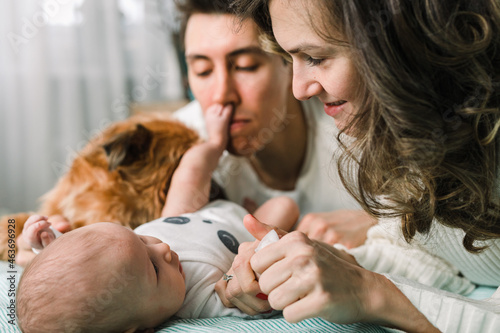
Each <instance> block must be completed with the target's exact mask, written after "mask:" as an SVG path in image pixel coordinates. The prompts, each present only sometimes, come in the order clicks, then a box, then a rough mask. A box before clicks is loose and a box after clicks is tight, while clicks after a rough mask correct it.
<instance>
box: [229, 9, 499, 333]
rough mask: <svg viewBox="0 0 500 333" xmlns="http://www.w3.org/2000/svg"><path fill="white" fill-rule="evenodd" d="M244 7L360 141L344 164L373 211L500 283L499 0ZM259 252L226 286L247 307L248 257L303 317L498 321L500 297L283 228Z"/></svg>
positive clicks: (272, 290)
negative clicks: (402, 270) (391, 266)
mask: <svg viewBox="0 0 500 333" xmlns="http://www.w3.org/2000/svg"><path fill="white" fill-rule="evenodd" d="M236 3H237V6H238V8H239V10H240V11H243V12H247V13H248V12H250V13H251V14H252V16H253V18H254V20H255V21H256V22H257V23H258V24H259V25H260V27H261V29H262V30H263V31H265V32H268V33H271V32H272V34H273V35H274V37H275V38H276V41H277V42H278V44H279V45H280V47H281V48H282V49H283V50H284V51H286V53H287V54H288V55H289V56H290V57H291V58H292V60H293V72H294V74H293V75H294V77H293V91H294V95H295V96H296V97H297V98H299V99H302V100H307V99H309V98H311V97H313V96H318V97H319V99H320V100H321V101H322V102H323V103H324V111H325V112H326V113H327V114H328V115H330V116H331V117H333V118H334V119H335V122H336V125H337V127H339V128H340V129H341V131H343V132H344V133H347V134H349V136H352V137H355V138H356V140H354V142H353V143H347V142H345V145H346V152H345V154H344V155H343V159H342V160H341V163H342V165H344V166H345V165H349V166H350V168H345V169H344V168H340V170H346V171H345V172H343V179H344V182H345V183H346V186H348V188H349V190H350V192H351V193H352V194H353V195H354V196H355V197H356V198H357V199H358V201H359V202H360V204H361V205H362V206H363V207H364V208H365V210H367V211H368V212H370V213H371V214H373V215H374V216H379V217H382V218H383V219H382V220H379V224H381V225H382V226H384V227H385V228H389V229H394V228H396V229H397V230H398V231H399V234H400V235H401V237H403V236H404V238H405V239H406V240H407V241H408V242H410V241H411V243H410V246H417V245H418V246H420V247H424V248H426V249H427V250H428V251H430V252H431V253H433V254H434V255H436V256H438V257H440V258H442V259H444V260H446V261H448V262H449V263H451V264H452V265H454V266H455V267H457V268H458V269H459V270H460V271H461V273H462V274H463V275H464V276H465V277H467V278H469V279H471V280H472V281H473V282H475V283H478V284H487V285H491V286H496V287H498V286H499V285H500V265H499V262H500V221H499V216H500V209H499V205H498V180H497V170H498V165H497V164H498V155H497V151H498V133H497V132H498V128H499V127H500V119H499V118H500V92H499V90H500V53H498V50H499V49H500V31H499V30H500V4H499V2H498V1H497V0H482V1H474V2H470V1H465V0H464V1H461V0H460V1H442V0H425V1H424V0H421V1H420V0H416V1H398V0H391V1H389V0H387V1H384V0H383V1H369V2H366V1H361V0H352V1H333V0H332V1H327V0H318V1H314V2H309V1H305V0H304V1H303V0H270V1H267V0H262V1H260V0H256V1H250V0H238V1H236ZM340 138H341V137H340ZM353 167H356V170H357V173H356V174H355V176H356V181H355V182H354V181H353V180H352V175H353V173H352V171H350V170H352V168H353ZM251 247H252V246H250V245H246V248H251ZM249 253H250V252H244V253H241V255H239V258H238V257H237V260H235V263H234V264H233V268H234V272H235V277H236V278H237V279H236V278H234V279H233V280H230V281H229V282H228V286H227V292H226V293H225V295H226V297H228V299H227V300H226V301H230V302H232V303H233V304H234V305H237V306H238V307H240V308H242V307H244V306H247V307H248V306H250V307H253V308H254V303H255V302H254V301H252V300H251V299H248V298H245V297H243V296H241V295H240V293H238V292H235V293H234V294H232V293H231V290H237V291H240V292H241V290H246V288H247V287H246V286H247V285H248V284H250V282H248V281H247V280H251V279H252V277H249V274H248V267H250V266H249V265H251V268H252V269H253V270H254V271H255V272H256V274H257V276H259V275H260V278H259V287H260V289H261V290H262V292H263V293H265V294H268V298H269V303H270V305H271V306H272V307H273V308H275V309H283V311H284V312H283V313H284V316H285V318H286V319H287V320H289V321H292V322H295V321H299V320H302V319H304V318H307V317H314V316H320V317H323V318H325V319H327V320H330V321H333V322H338V323H348V322H353V321H369V322H375V323H380V324H383V325H388V326H392V327H396V328H399V329H402V330H405V331H410V332H419V331H422V332H432V331H437V328H436V326H437V327H438V328H439V329H441V330H444V331H453V330H467V329H468V330H471V331H486V330H489V331H492V332H493V331H495V330H497V331H498V329H499V328H500V319H499V313H500V312H499V304H500V302H499V301H498V299H495V298H492V299H490V300H488V301H484V302H479V303H474V302H473V301H468V300H466V299H461V298H459V297H454V296H452V295H450V294H443V293H439V292H438V291H436V290H433V289H428V288H425V287H423V286H420V285H418V284H412V283H411V282H408V281H406V280H404V279H400V278H398V277H396V276H390V275H389V276H383V275H379V274H376V273H373V272H370V271H368V270H366V269H363V268H361V267H360V266H358V265H356V261H355V260H354V257H352V256H351V257H349V256H346V254H345V253H344V252H341V251H337V250H335V249H333V248H331V247H325V246H324V245H323V244H321V243H320V242H317V241H312V240H310V239H309V238H308V237H306V236H304V235H303V234H299V233H290V234H288V235H285V236H283V237H282V238H281V239H280V241H278V242H277V243H275V244H271V245H269V246H268V247H266V248H265V249H262V250H261V251H259V252H258V253H256V254H255V255H254V256H253V257H252V258H251V261H248V258H249V257H250V254H249ZM356 258H357V257H356ZM247 264H248V265H247ZM395 264H398V263H397V262H396V263H395ZM238 282H239V284H240V285H241V286H240V287H234V288H233V287H231V284H233V283H235V284H237V283H238ZM252 283H253V282H252ZM241 303H244V306H243V305H241ZM250 303H253V304H251V305H249V304H250ZM260 306H261V310H263V311H265V310H266V309H267V308H266V307H265V306H263V305H262V303H261V304H260ZM458 311H460V316H456V315H454V314H455V313H457V312H458ZM434 325H435V326H434ZM467 325H470V326H467ZM464 327H468V328H464Z"/></svg>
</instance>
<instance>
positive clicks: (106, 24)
mask: <svg viewBox="0 0 500 333" xmlns="http://www.w3.org/2000/svg"><path fill="white" fill-rule="evenodd" d="M171 2H172V1H171V0H165V2H163V1H154V0H22V1H18V0H2V1H0V43H1V44H0V214H1V213H5V212H20V211H34V210H36V209H37V207H38V203H37V198H38V197H40V195H42V194H43V193H45V192H46V191H47V190H49V189H50V188H51V187H52V186H54V184H55V182H56V180H57V179H58V178H59V177H60V176H61V175H62V174H63V173H64V172H65V171H66V170H67V168H68V166H69V165H70V163H71V161H72V158H73V157H74V156H75V153H76V151H78V150H79V149H81V148H82V147H83V146H84V145H85V143H86V142H87V141H88V139H89V138H90V137H91V136H93V135H94V134H96V132H98V131H99V130H100V129H102V128H104V127H105V126H106V125H107V124H109V123H110V122H112V121H115V120H119V119H123V118H126V117H127V116H129V106H130V103H132V102H137V103H150V102H155V101H165V100H176V99H180V98H182V97H183V96H184V92H183V89H182V84H181V75H180V72H179V64H178V61H177V56H176V52H175V50H174V48H173V46H172V45H173V43H172V41H171V39H170V35H171V34H170V31H169V28H171V27H172V26H173V23H172V21H171V19H172V17H173V16H172V15H171V14H172V13H171V10H172V6H171V5H170V3H171ZM171 23H172V24H171Z"/></svg>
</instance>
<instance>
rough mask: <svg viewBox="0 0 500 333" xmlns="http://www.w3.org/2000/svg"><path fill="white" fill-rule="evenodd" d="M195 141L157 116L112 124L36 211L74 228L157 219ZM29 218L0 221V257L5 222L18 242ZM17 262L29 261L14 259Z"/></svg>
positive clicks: (5, 254) (0, 256) (179, 126)
mask: <svg viewBox="0 0 500 333" xmlns="http://www.w3.org/2000/svg"><path fill="white" fill-rule="evenodd" d="M198 140H199V138H198V135H197V134H196V133H195V132H194V131H193V130H191V129H189V128H187V127H186V126H184V125H183V124H181V123H179V122H176V121H173V120H169V119H167V118H166V117H165V116H164V115H160V114H139V115H136V116H133V117H131V118H129V119H127V120H124V121H121V122H116V123H114V124H112V125H111V126H110V127H108V128H107V129H105V130H104V131H103V132H102V133H100V134H99V135H98V136H97V137H95V138H93V139H92V140H91V141H90V142H89V143H88V144H87V145H86V146H85V147H84V148H83V150H82V151H81V152H80V153H79V154H78V156H77V157H76V158H75V159H74V161H73V163H72V165H71V167H70V169H69V171H68V172H67V173H66V174H65V175H64V176H63V177H62V178H61V179H60V180H59V181H58V183H57V184H56V186H55V187H54V188H53V189H52V190H51V191H49V192H48V193H46V194H45V195H44V196H43V197H42V198H41V199H42V204H41V207H40V210H39V211H38V212H37V213H38V214H41V215H45V216H49V217H50V216H53V215H60V216H62V217H64V218H65V219H66V220H68V221H69V223H70V226H71V228H72V229H74V228H78V227H81V226H84V225H87V224H90V223H95V222H102V221H107V222H117V223H121V224H123V225H125V226H128V227H130V228H132V229H134V228H136V227H137V226H139V225H141V224H142V223H145V222H147V221H151V220H154V219H156V218H158V217H160V216H161V211H162V208H163V205H164V204H165V198H166V193H167V190H168V188H169V185H170V179H171V177H172V174H173V172H174V170H175V168H176V167H177V165H178V164H179V161H180V159H181V157H182V155H183V154H184V153H185V152H186V150H187V149H189V148H190V147H191V146H192V145H194V144H195V143H197V142H198ZM29 215H30V214H27V213H21V214H17V215H14V216H4V217H2V219H1V221H0V227H1V229H2V232H1V233H0V259H2V260H8V259H9V252H8V249H9V244H8V239H9V238H8V236H9V235H8V228H9V220H10V222H11V223H10V225H11V227H12V226H13V225H15V229H16V238H15V239H17V240H20V239H19V238H18V236H19V234H20V233H21V231H22V229H23V225H24V222H25V221H26V219H27V218H28V216H29ZM14 221H15V223H14ZM49 221H50V218H49ZM12 236H13V235H12ZM12 236H11V237H12ZM11 244H13V242H12V241H11ZM11 246H12V245H11ZM12 257H13V253H12V252H10V258H11V259H12ZM18 259H21V258H18ZM18 264H21V265H24V264H27V262H26V261H25V260H24V259H23V260H18Z"/></svg>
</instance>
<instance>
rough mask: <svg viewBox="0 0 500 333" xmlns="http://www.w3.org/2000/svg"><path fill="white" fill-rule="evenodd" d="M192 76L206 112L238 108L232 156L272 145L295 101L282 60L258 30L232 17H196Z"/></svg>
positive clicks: (190, 30)
mask: <svg viewBox="0 0 500 333" xmlns="http://www.w3.org/2000/svg"><path fill="white" fill-rule="evenodd" d="M185 46H186V61H187V64H188V78H189V84H190V87H191V90H192V92H193V94H194V96H195V98H196V99H197V100H198V101H199V102H200V104H201V107H202V109H203V110H204V112H205V110H206V109H207V108H208V107H209V106H211V105H213V104H222V105H227V104H231V105H233V107H234V110H233V116H232V120H231V123H230V127H229V132H230V140H229V144H228V150H229V152H231V153H233V154H236V155H241V156H249V155H251V154H253V153H254V152H256V151H258V150H260V149H262V148H263V147H264V146H265V145H266V144H267V143H269V142H270V141H272V134H273V131H276V129H279V128H281V123H282V122H284V121H285V118H286V117H285V115H286V113H287V110H286V105H287V100H288V99H289V98H290V97H291V70H290V68H289V66H287V65H285V64H284V62H283V60H282V58H281V57H279V56H277V55H271V54H269V53H266V52H264V51H263V50H262V48H261V46H260V44H259V40H258V31H257V26H256V25H255V23H254V22H252V21H250V20H245V21H243V22H240V20H239V19H238V18H237V17H235V16H233V15H227V14H194V15H192V16H191V17H190V18H189V21H188V24H187V27H186V34H185Z"/></svg>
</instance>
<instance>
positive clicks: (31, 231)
mask: <svg viewBox="0 0 500 333" xmlns="http://www.w3.org/2000/svg"><path fill="white" fill-rule="evenodd" d="M49 227H50V222H49V221H47V217H45V216H41V215H32V216H30V217H29V218H28V220H26V223H24V228H23V232H22V237H23V239H24V241H25V242H26V243H27V244H28V245H29V246H31V248H34V249H36V250H43V249H44V247H46V246H47V245H49V244H50V243H51V242H52V241H53V240H54V239H56V236H55V235H54V232H53V231H52V230H51V229H50V228H49Z"/></svg>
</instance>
